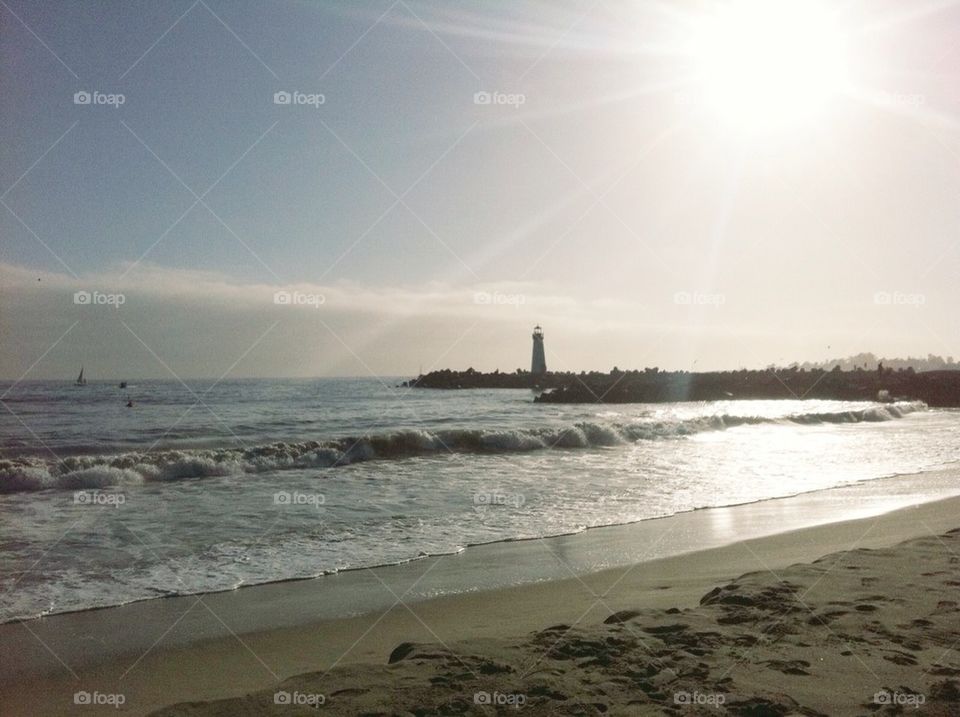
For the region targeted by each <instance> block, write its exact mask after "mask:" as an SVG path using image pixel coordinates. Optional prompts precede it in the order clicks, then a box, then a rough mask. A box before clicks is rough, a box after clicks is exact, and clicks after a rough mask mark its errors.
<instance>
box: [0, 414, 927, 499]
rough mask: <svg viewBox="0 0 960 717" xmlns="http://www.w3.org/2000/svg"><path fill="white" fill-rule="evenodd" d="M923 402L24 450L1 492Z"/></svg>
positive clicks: (542, 446) (510, 448) (622, 438)
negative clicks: (98, 451)
mask: <svg viewBox="0 0 960 717" xmlns="http://www.w3.org/2000/svg"><path fill="white" fill-rule="evenodd" d="M925 408H926V404H924V403H922V402H902V403H896V404H887V405H870V406H867V407H865V408H862V409H853V410H846V411H838V412H832V413H798V414H794V415H790V416H787V417H785V418H780V419H770V418H762V417H758V416H738V415H728V414H717V415H710V416H700V417H697V418H691V419H686V420H680V421H672V422H671V421H659V422H651V421H637V422H633V423H604V422H590V421H584V422H580V423H577V424H574V425H571V426H560V427H548V428H531V429H511V430H483V429H468V428H459V429H446V430H441V431H435V432H430V431H425V430H401V431H394V432H391V433H385V434H379V435H372V436H361V437H357V438H340V439H336V440H330V441H322V442H321V441H304V442H298V443H286V442H277V443H270V444H266V445H261V446H256V447H253V448H222V449H195V450H168V451H156V452H141V453H137V452H130V453H122V454H119V455H106V456H105V455H75V456H70V457H67V458H64V459H62V460H59V461H48V460H45V459H43V458H38V457H23V458H13V459H7V460H0V493H18V492H24V491H37V490H45V489H56V488H59V489H67V490H78V489H83V488H105V487H110V486H118V485H136V484H140V483H144V482H162V481H176V480H183V479H190V478H203V477H209V476H227V475H239V474H244V473H265V472H270V471H281V470H293V469H308V468H331V467H335V466H341V465H348V464H350V463H358V462H363V461H369V460H374V459H391V458H409V457H413V456H422V455H430V454H438V453H444V452H447V451H450V452H453V453H493V454H496V453H518V452H529V451H537V450H546V449H551V448H566V449H577V448H606V447H612V446H617V445H623V444H627V443H634V442H636V441H640V440H657V439H668V438H682V437H684V436H689V435H694V434H697V433H702V432H705V431H716V430H724V429H726V428H734V427H737V426H743V425H756V424H763V423H767V424H776V423H793V424H801V425H815V424H822V423H837V424H839V423H861V422H876V421H890V420H895V419H897V418H902V417H903V416H905V415H907V414H909V413H912V412H914V411H918V410H923V409H925Z"/></svg>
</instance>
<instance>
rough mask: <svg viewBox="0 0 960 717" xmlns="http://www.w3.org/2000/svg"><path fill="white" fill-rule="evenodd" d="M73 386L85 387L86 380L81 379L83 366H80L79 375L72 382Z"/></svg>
mask: <svg viewBox="0 0 960 717" xmlns="http://www.w3.org/2000/svg"><path fill="white" fill-rule="evenodd" d="M73 385H74V386H86V385H87V379H85V378H84V377H83V366H80V375H79V376H77V380H76V381H74V384H73Z"/></svg>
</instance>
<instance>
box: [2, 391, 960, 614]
mask: <svg viewBox="0 0 960 717" xmlns="http://www.w3.org/2000/svg"><path fill="white" fill-rule="evenodd" d="M398 382H399V379H394V380H384V381H383V382H381V381H379V380H375V379H315V380H231V381H223V382H220V383H217V384H213V383H212V382H203V381H194V382H187V383H186V384H181V383H179V382H175V381H141V382H132V383H131V384H130V386H129V387H128V388H127V389H119V388H118V387H117V386H116V385H115V384H113V383H109V384H108V383H97V382H91V383H89V384H88V385H86V386H84V387H77V386H73V385H72V384H71V383H68V382H29V381H25V382H22V383H19V384H17V385H11V384H9V383H7V384H2V385H0V394H3V393H5V397H4V398H3V403H4V404H5V407H6V409H7V410H4V411H0V516H2V525H3V529H2V531H0V610H2V612H0V621H9V620H13V619H18V618H29V617H36V616H40V615H44V614H50V613H56V612H65V611H70V610H79V609H86V608H91V607H101V606H107V605H116V604H122V603H126V602H130V601H134V600H142V599H147V598H152V597H159V596H164V595H171V594H189V593H198V592H209V591H216V590H229V589H233V588H236V587H239V586H242V585H252V584H258V583H264V582H271V581H276V580H284V579H291V578H304V577H314V576H319V575H323V574H328V573H333V572H336V571H341V570H347V569H355V568H361V567H370V566H375V565H384V564H391V563H400V562H405V561H410V560H416V559H418V558H422V557H424V556H428V555H440V554H446V553H455V552H458V551H461V550H464V549H469V548H468V546H470V545H474V544H479V543H487V542H492V541H502V540H513V539H522V538H532V537H543V536H551V535H560V534H568V533H573V532H577V531H582V530H585V529H587V528H590V527H597V526H603V525H615V524H622V523H629V522H633V521H639V520H643V519H648V518H654V517H660V516H667V515H671V514H674V513H677V512H682V511H689V510H693V509H697V508H704V507H709V506H723V505H733V504H738V503H745V502H751V501H758V500H765V499H770V498H774V497H781V496H787V495H794V494H797V493H803V492H808V491H816V490H823V489H828V488H831V487H835V486H840V485H846V484H851V483H855V482H859V481H866V480H871V479H876V478H880V477H884V476H890V475H895V474H903V473H912V472H918V471H924V470H933V469H937V468H941V467H944V466H947V465H949V464H951V463H952V462H954V461H956V460H957V458H958V457H960V430H958V429H960V412H957V411H950V410H933V409H929V408H927V407H926V406H925V405H923V404H922V403H897V404H873V403H848V402H838V401H720V402H703V403H674V404H630V405H617V406H611V405H572V406H558V405H546V404H535V403H533V397H532V394H531V393H530V392H528V391H508V390H499V391H456V392H445V391H436V390H429V389H405V388H399V387H397V386H396V384H397V383H398ZM128 394H129V395H130V397H131V398H132V399H133V400H134V402H135V405H134V406H133V407H132V408H127V407H126V405H125V404H126V397H127V395H128ZM958 492H960V488H958Z"/></svg>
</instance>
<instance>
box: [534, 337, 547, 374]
mask: <svg viewBox="0 0 960 717" xmlns="http://www.w3.org/2000/svg"><path fill="white" fill-rule="evenodd" d="M546 372H547V358H546V355H545V354H544V353H543V329H541V328H540V327H539V326H535V327H534V328H533V359H532V360H531V361H530V373H532V374H533V375H534V376H543V374H545V373H546Z"/></svg>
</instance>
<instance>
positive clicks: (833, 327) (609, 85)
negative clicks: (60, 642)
mask: <svg viewBox="0 0 960 717" xmlns="http://www.w3.org/2000/svg"><path fill="white" fill-rule="evenodd" d="M802 5H803V6H804V8H805V9H803V10H802V11H800V12H801V14H800V15H796V16H794V15H791V13H795V12H797V11H796V7H797V3H796V2H793V3H791V2H780V0H769V2H767V3H766V4H765V5H764V6H763V7H764V8H770V7H773V8H775V10H774V11H772V14H770V11H768V10H764V9H762V8H761V6H760V5H758V4H756V2H755V1H754V3H753V4H751V3H750V0H744V1H743V2H740V0H729V1H727V2H705V1H700V2H694V1H693V0H690V1H687V2H668V1H666V0H664V1H662V2H660V1H656V2H654V1H645V0H644V1H638V2H625V1H619V2H609V1H607V0H599V1H596V0H583V1H581V0H577V1H571V2H524V1H521V0H511V2H490V3H470V4H467V3H443V2H420V1H417V0H396V1H392V0H384V1H377V2H351V3H345V2H308V1H306V0H289V1H286V2H237V1H231V2H226V1H225V0H197V1H196V2H194V1H193V0H183V1H176V2H155V1H150V2H135V1H134V2H131V1H130V0H123V2H110V1H107V2H100V3H96V4H93V3H61V2H24V1H22V0H3V2H2V3H0V39H2V42H0V115H2V122H0V378H3V379H8V380H18V379H25V380H29V379H50V378H64V379H72V378H73V377H74V376H75V374H76V372H77V371H78V370H79V366H80V365H81V364H83V365H84V366H85V369H86V373H87V375H88V376H89V377H90V378H91V379H110V380H113V379H115V378H145V377H156V378H182V379H186V378H193V377H211V378H220V377H249V376H271V377H272V376H278V377H279V376H337V375H348V376H369V375H376V376H410V375H415V374H416V373H417V372H418V371H421V370H423V371H427V370H430V369H433V368H446V367H450V368H456V369H465V368H467V367H469V366H472V367H474V368H476V369H478V370H494V369H500V370H507V371H512V370H514V369H516V368H518V367H523V368H529V362H530V349H531V341H530V333H531V330H532V328H533V326H534V325H536V324H540V325H542V326H543V327H544V332H545V335H546V342H545V343H546V353H547V361H548V366H549V368H551V369H554V370H577V371H579V370H591V369H596V370H608V369H610V368H611V367H613V366H614V365H617V366H619V367H620V368H642V367H645V366H659V367H661V368H669V369H688V370H690V369H693V370H696V369H727V368H740V367H748V368H755V367H762V366H766V365H768V364H771V363H777V364H787V363H790V362H793V361H806V360H821V359H826V358H829V357H835V356H843V355H848V354H854V353H857V352H860V351H872V352H874V353H876V354H877V355H880V356H906V355H926V354H928V353H935V354H943V355H960V341H958V336H957V318H956V316H957V314H956V311H953V310H952V308H953V307H954V306H955V305H956V304H957V299H958V296H957V294H958V291H960V290H958V286H960V232H958V229H960V201H958V200H960V82H958V79H960V78H958V71H957V69H956V68H957V67H958V63H960V2H950V1H945V0H938V1H924V0H917V1H916V2H911V3H909V4H907V3H903V2H901V1H895V0H871V1H869V2H855V1H852V2H835V3H831V4H829V5H825V6H824V7H825V8H827V10H824V12H823V13H821V14H815V13H810V12H808V10H807V9H806V8H808V7H812V6H813V5H815V0H809V2H806V3H802ZM827 26H829V32H827V31H825V29H824V28H825V27H827ZM278 93H279V94H278ZM286 99H289V101H285V100H286ZM87 100H89V101H87Z"/></svg>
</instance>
